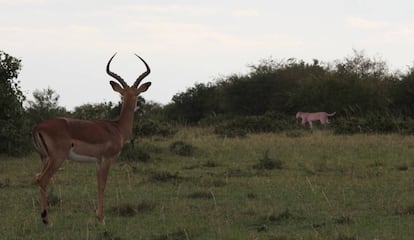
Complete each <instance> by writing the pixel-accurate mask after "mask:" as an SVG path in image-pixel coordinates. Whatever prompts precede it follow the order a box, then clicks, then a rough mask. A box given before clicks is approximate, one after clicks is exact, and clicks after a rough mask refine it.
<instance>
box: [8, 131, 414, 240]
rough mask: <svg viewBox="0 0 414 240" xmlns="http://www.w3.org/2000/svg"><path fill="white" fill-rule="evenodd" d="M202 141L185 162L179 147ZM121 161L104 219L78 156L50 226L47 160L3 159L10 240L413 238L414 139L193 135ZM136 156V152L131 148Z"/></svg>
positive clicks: (60, 177)
mask: <svg viewBox="0 0 414 240" xmlns="http://www.w3.org/2000/svg"><path fill="white" fill-rule="evenodd" d="M177 141H183V142H184V143H186V144H188V145H190V146H192V149H193V151H192V152H191V153H190V154H188V155H187V154H186V155H185V156H182V155H180V154H177V153H175V152H174V151H172V150H171V144H173V143H175V142H177ZM136 145H137V147H138V146H140V148H142V149H140V150H139V151H145V152H146V153H147V154H149V158H148V159H146V161H133V160H131V159H129V160H128V161H122V162H121V161H117V162H115V163H114V164H113V165H112V167H111V171H110V176H109V179H108V184H107V190H106V193H105V215H106V225H105V226H101V225H99V224H97V223H96V221H95V214H94V212H93V209H94V208H95V207H96V176H95V165H94V164H81V163H75V162H69V161H67V162H66V163H65V164H64V165H63V166H62V168H61V170H60V171H59V172H58V174H57V177H56V181H55V183H54V184H51V185H49V186H50V187H49V193H50V194H49V195H50V198H51V199H52V201H51V202H52V203H53V204H52V206H51V208H50V217H51V220H52V221H53V223H54V224H53V226H52V227H45V226H43V224H42V222H41V219H40V207H39V190H38V187H37V185H35V183H34V175H35V174H36V173H37V172H38V171H39V169H40V161H39V159H38V158H37V156H36V155H33V156H29V157H26V158H19V159H15V158H9V157H4V156H3V157H0V232H1V238H2V239H151V240H161V239H266V240H274V239H334V240H343V239H348V240H349V239H411V238H412V236H413V235H414V137H412V136H399V135H354V136H336V135H332V134H331V133H330V132H328V131H314V132H313V133H310V132H304V133H301V134H289V133H287V134H286V133H281V134H258V135H248V136H247V137H244V138H221V137H218V136H217V135H214V134H212V133H211V131H209V130H208V129H200V128H195V129H182V130H181V131H179V132H178V133H177V134H176V135H175V137H173V138H168V139H143V140H142V141H141V142H140V143H138V144H136ZM129 156H133V154H131V152H129Z"/></svg>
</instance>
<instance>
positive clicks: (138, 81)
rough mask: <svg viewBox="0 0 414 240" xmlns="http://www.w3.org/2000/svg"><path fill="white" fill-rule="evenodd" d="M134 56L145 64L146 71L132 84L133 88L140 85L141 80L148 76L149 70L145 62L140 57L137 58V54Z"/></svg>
mask: <svg viewBox="0 0 414 240" xmlns="http://www.w3.org/2000/svg"><path fill="white" fill-rule="evenodd" d="M135 56H137V57H138V58H139V59H141V61H142V62H143V63H144V64H145V67H146V68H147V71H145V72H144V73H143V74H141V75H140V76H139V77H138V78H137V80H136V81H135V82H134V85H132V86H133V87H135V88H137V87H138V85H139V84H140V83H141V81H142V79H144V78H145V77H146V76H148V74H150V72H151V69H150V68H149V66H148V64H147V63H146V62H145V60H144V59H142V58H141V57H140V56H138V54H136V53H135Z"/></svg>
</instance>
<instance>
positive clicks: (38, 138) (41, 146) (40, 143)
mask: <svg viewBox="0 0 414 240" xmlns="http://www.w3.org/2000/svg"><path fill="white" fill-rule="evenodd" d="M32 137H33V146H34V147H35V149H36V151H37V152H38V153H39V154H40V155H42V156H44V157H46V156H48V155H49V150H48V148H47V145H46V142H45V139H44V138H43V136H42V134H41V133H40V132H39V131H36V130H33V133H32Z"/></svg>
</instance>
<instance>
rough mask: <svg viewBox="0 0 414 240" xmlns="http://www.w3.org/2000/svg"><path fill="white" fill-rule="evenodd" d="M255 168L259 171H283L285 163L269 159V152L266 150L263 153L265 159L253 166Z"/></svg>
mask: <svg viewBox="0 0 414 240" xmlns="http://www.w3.org/2000/svg"><path fill="white" fill-rule="evenodd" d="M253 168H254V169H258V170H273V169H283V168H284V163H283V162H282V161H281V160H274V159H271V158H270V157H269V151H268V150H266V151H265V152H264V153H263V157H262V158H260V159H259V162H258V163H257V164H255V165H253Z"/></svg>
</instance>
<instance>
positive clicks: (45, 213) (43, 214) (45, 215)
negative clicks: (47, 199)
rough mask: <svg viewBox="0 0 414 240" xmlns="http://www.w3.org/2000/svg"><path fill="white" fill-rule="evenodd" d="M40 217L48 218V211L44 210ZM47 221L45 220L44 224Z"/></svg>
mask: <svg viewBox="0 0 414 240" xmlns="http://www.w3.org/2000/svg"><path fill="white" fill-rule="evenodd" d="M40 216H41V217H42V218H45V217H47V211H46V209H45V210H43V212H42V213H41V214H40ZM44 221H45V220H43V222H44Z"/></svg>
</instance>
